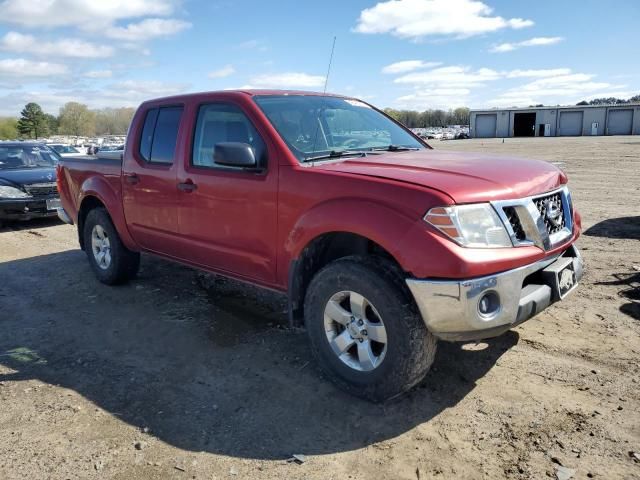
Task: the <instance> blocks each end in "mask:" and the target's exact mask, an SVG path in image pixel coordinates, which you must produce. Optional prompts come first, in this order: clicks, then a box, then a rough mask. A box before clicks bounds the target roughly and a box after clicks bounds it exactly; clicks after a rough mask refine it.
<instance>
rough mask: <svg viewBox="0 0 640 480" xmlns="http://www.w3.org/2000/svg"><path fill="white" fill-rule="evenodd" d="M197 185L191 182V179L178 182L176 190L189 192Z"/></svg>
mask: <svg viewBox="0 0 640 480" xmlns="http://www.w3.org/2000/svg"><path fill="white" fill-rule="evenodd" d="M197 189H198V186H197V185H196V184H195V183H193V180H187V181H186V182H183V183H179V184H178V190H180V191H181V192H185V193H191V192H193V191H194V190H197Z"/></svg>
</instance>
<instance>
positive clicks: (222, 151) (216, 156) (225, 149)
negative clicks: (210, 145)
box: [213, 142, 258, 168]
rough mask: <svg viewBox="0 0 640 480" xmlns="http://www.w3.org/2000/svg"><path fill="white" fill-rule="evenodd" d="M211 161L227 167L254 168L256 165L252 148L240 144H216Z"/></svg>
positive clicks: (246, 144)
mask: <svg viewBox="0 0 640 480" xmlns="http://www.w3.org/2000/svg"><path fill="white" fill-rule="evenodd" d="M213 161H214V162H215V163H216V164H217V165H224V166H227V167H242V168H255V167H256V166H257V164H258V163H257V161H256V156H255V153H254V151H253V147H251V145H249V144H248V143H241V142H220V143H216V145H215V147H214V150H213Z"/></svg>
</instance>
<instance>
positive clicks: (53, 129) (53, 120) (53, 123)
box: [44, 113, 59, 135]
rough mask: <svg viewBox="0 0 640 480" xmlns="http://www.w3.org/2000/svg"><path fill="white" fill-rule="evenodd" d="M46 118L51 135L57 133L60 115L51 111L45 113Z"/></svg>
mask: <svg viewBox="0 0 640 480" xmlns="http://www.w3.org/2000/svg"><path fill="white" fill-rule="evenodd" d="M44 117H45V119H46V120H47V126H48V127H49V135H56V134H57V133H58V126H59V122H58V117H56V116H55V115H51V114H50V113H45V114H44Z"/></svg>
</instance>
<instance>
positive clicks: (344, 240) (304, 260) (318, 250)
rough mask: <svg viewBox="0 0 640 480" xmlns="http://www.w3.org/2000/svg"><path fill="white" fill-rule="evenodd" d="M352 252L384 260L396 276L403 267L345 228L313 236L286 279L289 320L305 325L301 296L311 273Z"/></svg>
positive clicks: (386, 253) (386, 251)
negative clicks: (344, 229)
mask: <svg viewBox="0 0 640 480" xmlns="http://www.w3.org/2000/svg"><path fill="white" fill-rule="evenodd" d="M353 255H358V256H363V257H367V258H370V259H372V260H374V259H377V260H379V261H384V262H386V264H387V265H388V266H389V268H392V269H393V270H394V271H395V272H397V274H398V275H399V276H402V274H403V269H402V267H401V265H400V263H399V262H398V261H397V260H396V258H395V257H394V256H393V255H392V254H391V253H390V252H389V250H388V249H386V248H385V247H383V246H382V245H380V244H379V243H378V242H375V241H374V240H371V239H370V238H368V237H366V236H364V235H360V234H357V233H353V232H348V231H332V232H326V233H323V234H320V235H318V236H316V237H315V238H313V239H312V240H311V241H310V242H308V243H307V245H306V246H305V247H304V248H303V249H302V251H301V252H300V255H299V256H298V257H297V258H295V259H293V260H291V262H290V265H289V275H288V281H287V291H288V314H289V323H290V325H291V326H293V327H299V326H302V325H303V324H304V298H305V295H306V292H307V289H308V287H309V284H310V282H311V279H312V278H313V277H314V275H315V274H316V273H317V272H318V271H320V270H321V269H322V268H323V267H324V266H326V265H328V264H329V263H331V262H333V261H335V260H338V259H339V258H344V257H350V256H353Z"/></svg>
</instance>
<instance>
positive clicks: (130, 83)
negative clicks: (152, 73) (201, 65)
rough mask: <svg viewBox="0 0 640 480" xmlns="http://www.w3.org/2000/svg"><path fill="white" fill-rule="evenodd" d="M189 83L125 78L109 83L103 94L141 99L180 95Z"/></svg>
mask: <svg viewBox="0 0 640 480" xmlns="http://www.w3.org/2000/svg"><path fill="white" fill-rule="evenodd" d="M188 87H189V85H187V84H184V83H166V82H159V81H155V80H124V81H122V82H116V83H114V84H112V85H109V86H108V87H107V89H106V90H105V94H104V95H103V96H107V97H115V98H135V99H139V100H140V101H142V100H146V99H149V98H151V97H162V96H168V95H179V94H181V93H184V91H185V90H186V89H187V88H188Z"/></svg>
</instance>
